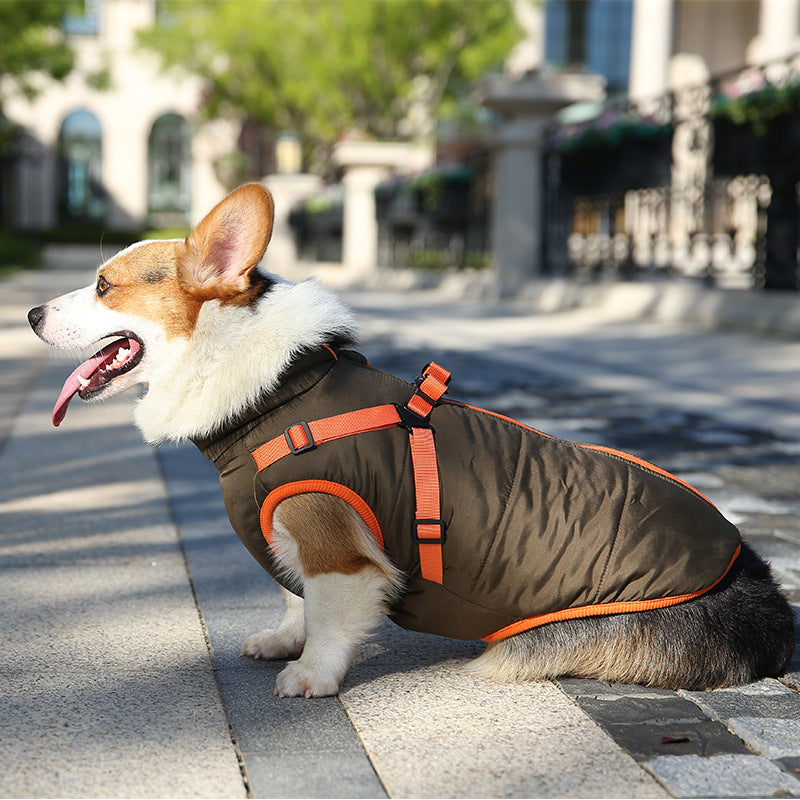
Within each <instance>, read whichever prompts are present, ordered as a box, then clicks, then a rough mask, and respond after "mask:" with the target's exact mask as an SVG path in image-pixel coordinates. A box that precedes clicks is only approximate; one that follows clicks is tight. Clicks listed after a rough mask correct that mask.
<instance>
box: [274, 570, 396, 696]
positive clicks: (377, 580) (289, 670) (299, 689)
mask: <svg viewBox="0 0 800 800" xmlns="http://www.w3.org/2000/svg"><path fill="white" fill-rule="evenodd" d="M304 593H305V623H306V645H305V648H304V649H303V654H302V655H301V656H300V658H299V659H298V660H297V661H292V662H290V663H289V664H288V665H287V667H286V669H284V670H283V672H281V673H280V674H279V675H278V678H277V680H276V681H275V694H277V695H280V696H281V697H297V696H305V697H324V696H326V695H332V694H336V693H337V692H338V691H339V685H340V684H341V682H342V678H344V674H345V672H347V668H348V667H349V666H350V661H351V659H352V657H353V650H354V648H355V646H356V645H357V644H358V643H359V642H360V641H362V640H363V639H364V637H365V636H366V635H367V634H368V633H369V632H370V630H372V629H373V628H374V627H375V626H376V625H377V624H378V621H379V620H380V615H381V611H382V605H383V600H384V597H385V593H386V578H385V577H384V576H383V575H382V573H381V572H380V571H379V570H377V569H375V568H374V567H365V568H364V569H362V570H361V571H359V572H357V573H355V574H353V575H344V574H341V573H335V572H332V573H327V574H322V575H316V576H314V577H312V578H307V579H306V581H305V586H304Z"/></svg>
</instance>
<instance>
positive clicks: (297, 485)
mask: <svg viewBox="0 0 800 800" xmlns="http://www.w3.org/2000/svg"><path fill="white" fill-rule="evenodd" d="M308 492H320V493H322V494H330V495H333V496H334V497H338V498H339V499H340V500H344V501H345V503H347V504H348V505H349V506H351V507H352V509H353V511H355V512H356V514H358V516H359V517H361V519H362V521H363V522H364V524H365V525H366V526H367V527H368V528H369V530H370V532H371V533H372V535H373V536H374V537H375V541H376V542H377V544H378V547H380V549H381V552H383V533H382V532H381V526H380V525H379V524H378V518H377V517H376V516H375V514H374V513H373V512H372V509H371V508H370V507H369V506H368V505H367V503H366V501H365V500H364V499H363V498H362V497H361V496H360V495H358V494H356V493H355V492H354V491H353V490H352V489H348V488H347V486H343V485H342V484H341V483H334V482H333V481H322V480H306V481H293V482H291V483H284V484H283V486H279V487H278V488H277V489H273V490H272V491H271V492H270V493H269V494H268V495H267V497H266V499H265V500H264V502H263V503H262V504H261V512H260V515H259V519H260V522H261V533H262V534H264V538H265V539H266V541H267V544H268V545H269V546H270V548H272V547H273V546H274V545H273V541H272V515H273V514H274V513H275V509H276V508H277V506H278V503H280V502H281V501H282V500H286V498H287V497H293V496H294V495H298V494H306V493H308Z"/></svg>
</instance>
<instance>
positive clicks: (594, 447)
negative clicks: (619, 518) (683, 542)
mask: <svg viewBox="0 0 800 800" xmlns="http://www.w3.org/2000/svg"><path fill="white" fill-rule="evenodd" d="M578 446H579V447H582V448H583V449H584V450H596V451H597V452H598V453H608V454H609V455H612V456H618V457H619V458H621V459H622V460H623V461H631V462H633V463H634V464H637V465H638V466H640V467H644V468H645V469H649V470H652V471H653V472H657V473H658V474H659V475H663V476H664V477H665V478H670V479H671V480H673V481H675V482H676V483H679V484H680V485H681V486H683V487H685V488H686V489H689V491H692V492H694V493H695V494H696V495H697V496H698V497H700V498H702V499H703V500H705V501H706V503H708V504H709V505H710V506H714V508H716V506H715V505H714V504H713V503H712V502H711V501H710V500H709V499H708V498H707V497H706V496H705V495H704V494H703V493H702V492H700V491H698V490H697V489H695V488H694V486H692V485H691V484H690V483H686V481H682V480H681V479H680V478H676V477H675V476H674V475H673V474H672V473H671V472H667V471H666V470H665V469H661V467H657V466H656V465H655V464H651V463H650V462H649V461H645V460H644V459H642V458H638V457H637V456H632V455H631V454H630V453H623V452H622V451H621V450H614V448H612V447H604V446H603V445H600V444H581V445H578Z"/></svg>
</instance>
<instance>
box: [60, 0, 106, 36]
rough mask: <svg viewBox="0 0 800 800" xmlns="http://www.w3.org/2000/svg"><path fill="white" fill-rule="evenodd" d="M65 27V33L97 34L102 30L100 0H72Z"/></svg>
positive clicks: (65, 18)
mask: <svg viewBox="0 0 800 800" xmlns="http://www.w3.org/2000/svg"><path fill="white" fill-rule="evenodd" d="M63 27H64V32H65V33H69V34H73V35H76V36H96V35H97V34H98V33H99V32H100V0H70V2H69V3H68V4H67V13H66V14H65V16H64V23H63Z"/></svg>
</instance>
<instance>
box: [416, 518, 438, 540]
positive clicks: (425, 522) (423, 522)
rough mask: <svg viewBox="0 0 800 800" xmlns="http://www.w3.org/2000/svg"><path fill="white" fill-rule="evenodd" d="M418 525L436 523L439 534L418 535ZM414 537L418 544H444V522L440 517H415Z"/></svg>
mask: <svg viewBox="0 0 800 800" xmlns="http://www.w3.org/2000/svg"><path fill="white" fill-rule="evenodd" d="M420 525H438V526H439V535H438V536H436V537H434V536H420V535H419V526H420ZM414 537H415V538H416V540H417V542H418V543H419V544H444V522H442V521H441V520H440V519H415V520H414Z"/></svg>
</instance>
